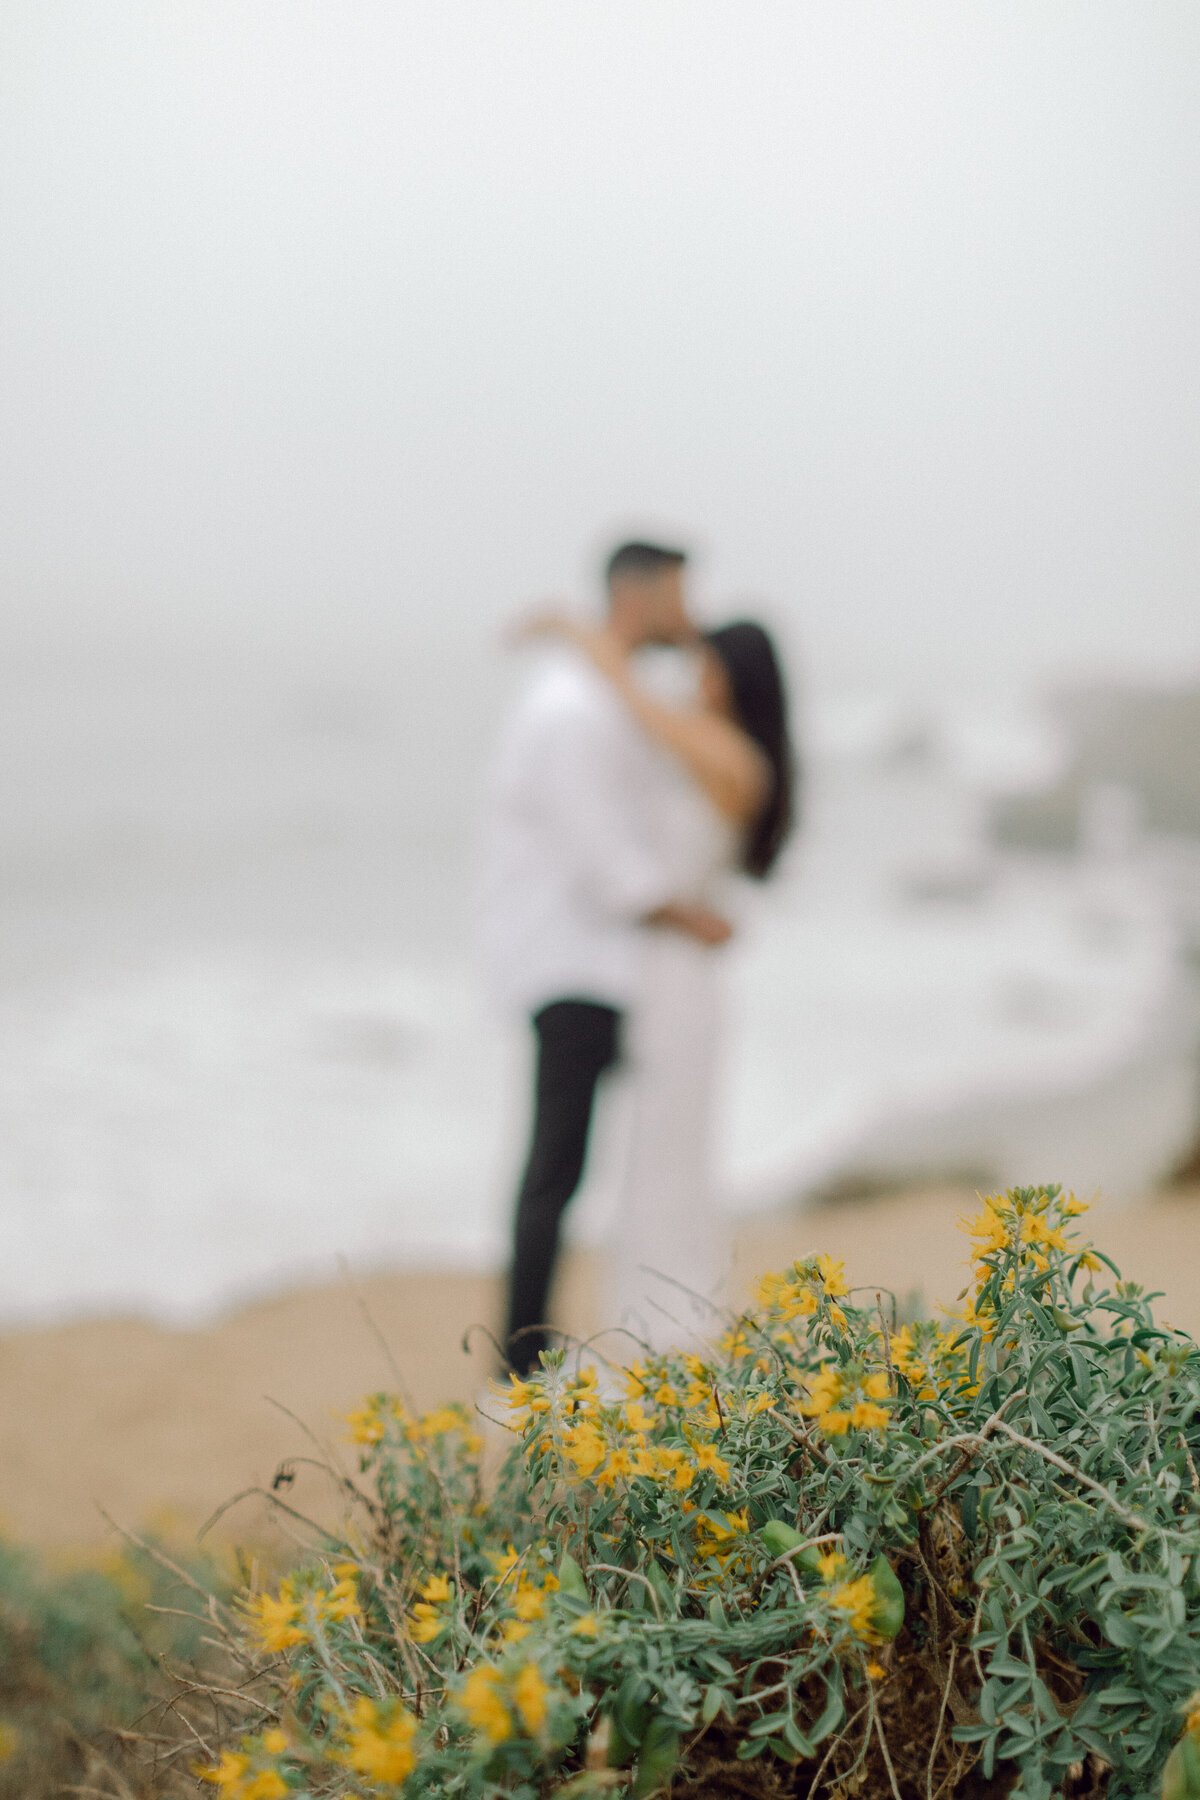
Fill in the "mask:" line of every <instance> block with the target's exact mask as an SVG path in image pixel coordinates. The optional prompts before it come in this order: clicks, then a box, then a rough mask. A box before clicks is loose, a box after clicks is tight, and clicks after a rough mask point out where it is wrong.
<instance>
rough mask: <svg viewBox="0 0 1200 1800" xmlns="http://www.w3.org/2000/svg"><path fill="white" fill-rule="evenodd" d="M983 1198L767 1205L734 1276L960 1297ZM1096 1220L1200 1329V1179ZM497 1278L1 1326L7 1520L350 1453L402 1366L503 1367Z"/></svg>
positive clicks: (480, 1375) (92, 1520)
mask: <svg viewBox="0 0 1200 1800" xmlns="http://www.w3.org/2000/svg"><path fill="white" fill-rule="evenodd" d="M975 1205H976V1203H975V1196H974V1195H973V1194H972V1193H970V1192H969V1191H967V1190H965V1189H961V1188H939V1189H935V1190H923V1191H920V1192H906V1193H902V1194H889V1195H884V1196H880V1197H876V1198H872V1199H863V1200H855V1201H839V1202H838V1203H836V1204H827V1205H823V1206H820V1207H810V1208H808V1209H806V1210H804V1211H803V1212H800V1211H789V1212H786V1213H785V1212H781V1213H773V1214H769V1215H762V1216H759V1217H756V1218H755V1219H753V1220H751V1221H747V1222H744V1223H743V1224H742V1225H741V1227H740V1228H739V1231H738V1236H737V1241H736V1251H735V1270H736V1283H737V1287H738V1289H739V1291H740V1292H741V1293H742V1294H745V1293H746V1292H748V1290H749V1287H750V1284H751V1282H752V1281H753V1278H754V1277H755V1276H756V1275H758V1274H760V1273H762V1272H763V1271H764V1270H767V1269H772V1268H779V1267H780V1266H782V1265H783V1264H784V1263H786V1262H788V1261H790V1260H791V1258H793V1257H795V1256H798V1255H804V1254H807V1253H808V1252H810V1251H814V1250H825V1251H828V1252H830V1253H831V1254H832V1255H834V1256H839V1257H842V1258H844V1260H845V1263H846V1273H847V1277H848V1279H849V1280H850V1281H851V1282H852V1283H863V1284H865V1285H866V1286H867V1287H868V1288H875V1287H876V1286H879V1287H880V1288H884V1287H887V1288H889V1289H891V1290H892V1291H893V1292H894V1293H895V1294H896V1296H897V1299H898V1301H899V1303H900V1305H901V1306H902V1307H903V1308H904V1310H905V1311H907V1312H910V1313H911V1312H912V1311H913V1310H914V1309H915V1308H916V1307H918V1306H924V1307H927V1308H929V1307H932V1306H934V1305H935V1304H936V1303H937V1302H942V1301H944V1302H949V1301H952V1300H953V1299H954V1297H955V1295H956V1294H957V1293H958V1291H959V1290H960V1288H961V1287H962V1285H963V1281H964V1279H965V1272H964V1269H963V1267H962V1257H963V1252H964V1249H965V1244H964V1240H963V1239H962V1237H961V1236H960V1234H959V1233H958V1232H957V1231H956V1230H955V1229H954V1224H955V1220H956V1219H957V1218H958V1217H959V1216H960V1215H961V1214H962V1213H963V1212H964V1211H966V1210H968V1209H970V1210H975ZM1091 1230H1092V1235H1093V1236H1094V1238H1095V1240H1096V1242H1097V1243H1098V1245H1099V1247H1100V1248H1101V1249H1103V1250H1104V1251H1105V1252H1106V1253H1107V1254H1108V1255H1110V1256H1112V1257H1113V1258H1114V1260H1115V1261H1116V1262H1117V1263H1118V1264H1119V1266H1120V1267H1121V1269H1122V1270H1123V1272H1124V1273H1125V1274H1126V1275H1127V1276H1129V1277H1131V1278H1132V1279H1134V1280H1137V1281H1140V1282H1142V1283H1143V1284H1144V1285H1147V1286H1149V1287H1154V1288H1162V1289H1163V1290H1164V1291H1165V1295H1166V1298H1165V1299H1164V1300H1163V1301H1162V1303H1161V1305H1160V1308H1159V1312H1160V1316H1161V1317H1165V1318H1167V1319H1169V1320H1170V1321H1171V1323H1173V1324H1175V1325H1180V1326H1183V1327H1185V1328H1186V1329H1187V1330H1189V1331H1191V1332H1193V1333H1195V1334H1196V1335H1197V1336H1200V1186H1191V1187H1188V1188H1182V1189H1176V1190H1173V1191H1171V1192H1169V1193H1166V1194H1162V1195H1158V1196H1155V1197H1154V1198H1152V1199H1149V1200H1146V1201H1144V1202H1140V1203H1138V1204H1136V1205H1130V1206H1127V1207H1122V1208H1119V1209H1118V1208H1113V1209H1111V1210H1110V1209H1102V1208H1097V1210H1096V1212H1095V1213H1094V1214H1093V1215H1092V1221H1091ZM598 1285H599V1284H598V1266H597V1263H596V1260H595V1258H594V1257H591V1256H587V1255H582V1254H578V1255H575V1256H573V1257H572V1258H571V1259H570V1260H569V1262H568V1264H567V1266H566V1268H565V1270H564V1273H563V1279H562V1281H561V1284H560V1293H559V1297H558V1303H557V1309H556V1310H557V1316H558V1318H559V1320H560V1322H561V1323H562V1325H563V1326H564V1327H565V1328H567V1329H569V1330H572V1331H574V1332H576V1333H577V1334H579V1335H581V1336H586V1335H587V1334H589V1333H590V1332H593V1331H596V1330H598V1329H599V1327H600V1325H601V1323H602V1321H601V1320H600V1318H599V1317H598V1315H597V1289H598ZM499 1293H500V1289H499V1283H498V1281H497V1280H496V1279H494V1278H492V1277H488V1276H481V1275H468V1274H461V1273H454V1272H449V1271H447V1272H421V1273H417V1272H413V1271H406V1272H402V1273H401V1272H396V1273H386V1272H381V1273H377V1274H373V1275H370V1276H367V1277H360V1278H357V1279H355V1280H353V1281H351V1280H349V1279H347V1280H346V1281H345V1282H342V1283H335V1284H331V1285H329V1286H324V1287H317V1288H309V1289H305V1290H298V1291H294V1292H290V1293H286V1294H282V1295H280V1296H278V1297H274V1298H268V1299H263V1300H261V1301H259V1302H257V1303H255V1304H252V1305H248V1306H246V1307H244V1308H242V1309H241V1310H239V1311H237V1312H235V1313H231V1314H230V1315H229V1316H228V1317H226V1318H224V1319H222V1320H220V1321H219V1322H217V1323H216V1324H214V1325H212V1326H211V1327H209V1328H207V1329H205V1330H200V1331H172V1330H169V1329H165V1328H163V1327H161V1326H158V1325H153V1324H149V1323H146V1322H144V1321H141V1320H137V1319H109V1320H96V1321H86V1322H80V1323H77V1324H70V1325H62V1326H56V1327H53V1328H47V1329H36V1330H33V1329H29V1330H21V1331H15V1332H12V1333H9V1334H7V1335H5V1336H3V1337H0V1527H2V1528H3V1530H4V1531H5V1532H6V1533H9V1534H12V1535H15V1536H17V1537H19V1538H21V1539H24V1540H26V1541H28V1542H31V1543H35V1544H40V1545H45V1546H67V1545H78V1546H87V1545H95V1544H99V1543H102V1542H103V1541H105V1539H106V1538H110V1537H111V1532H112V1528H111V1527H110V1526H109V1525H108V1524H106V1522H105V1520H104V1518H103V1516H102V1512H101V1509H103V1511H104V1512H107V1513H108V1514H110V1515H111V1516H112V1518H114V1519H115V1520H117V1521H119V1522H120V1523H121V1524H122V1525H124V1526H127V1527H129V1528H131V1529H134V1530H137V1529H140V1528H141V1527H143V1526H145V1525H147V1524H148V1523H154V1522H162V1523H164V1524H169V1525H170V1529H171V1530H172V1531H173V1532H176V1533H180V1534H184V1533H190V1532H192V1531H194V1530H195V1528H196V1527H197V1526H198V1525H199V1524H200V1523H201V1522H202V1521H203V1520H204V1519H206V1518H207V1517H208V1516H209V1515H210V1514H211V1513H212V1512H213V1510H214V1509H215V1508H217V1507H218V1506H220V1505H221V1503H222V1502H224V1501H226V1500H229V1499H230V1498H231V1497H232V1496H233V1495H235V1494H237V1493H238V1492H239V1491H240V1490H242V1489H245V1488H250V1487H254V1486H256V1485H265V1484H267V1483H269V1482H270V1480H271V1478H272V1476H273V1474H274V1473H275V1470H276V1469H277V1467H278V1466H279V1464H280V1463H281V1462H282V1461H284V1460H285V1459H287V1458H289V1457H297V1456H299V1457H304V1456H311V1455H316V1454H317V1452H316V1451H314V1448H313V1445H312V1443H311V1442H309V1441H308V1440H307V1439H306V1436H305V1429H304V1428H307V1430H308V1431H309V1432H311V1433H312V1434H313V1435H314V1436H315V1437H316V1438H317V1439H319V1440H321V1441H323V1442H324V1443H327V1444H329V1445H331V1446H334V1447H335V1448H336V1447H338V1446H341V1453H342V1454H343V1455H344V1454H345V1449H344V1428H343V1426H342V1424H341V1415H344V1414H345V1413H346V1412H347V1411H348V1410H349V1409H350V1408H351V1407H353V1406H355V1405H356V1404H358V1402H359V1401H360V1399H361V1398H362V1396H363V1395H364V1394H366V1393H369V1392H371V1391H373V1390H376V1389H379V1388H392V1389H394V1388H395V1387H396V1386H397V1372H398V1373H399V1375H400V1377H401V1378H402V1379H403V1382H404V1385H405V1387H406V1388H407V1390H408V1393H409V1395H410V1396H411V1400H412V1402H413V1403H414V1404H416V1405H418V1406H420V1407H428V1406H432V1405H435V1404H437V1403H439V1402H441V1401H444V1400H449V1399H461V1400H465V1401H468V1402H470V1401H471V1400H472V1398H473V1396H474V1395H475V1394H476V1393H477V1391H478V1390H479V1389H480V1387H481V1386H482V1384H483V1383H484V1382H485V1381H486V1379H487V1376H488V1374H489V1373H490V1371H491V1367H492V1351H491V1348H490V1345H489V1343H488V1340H487V1337H486V1336H485V1333H484V1330H483V1328H484V1327H487V1326H492V1327H494V1326H495V1324H496V1321H497V1315H498V1311H499ZM472 1325H476V1326H478V1327H479V1329H476V1330H475V1331H474V1332H473V1334H472V1336H471V1348H470V1350H469V1352H464V1350H463V1348H462V1338H463V1333H464V1331H465V1330H466V1329H467V1328H468V1327H470V1326H472ZM283 1409H286V1410H283ZM288 1496H289V1498H291V1499H293V1500H295V1501H296V1502H297V1503H298V1504H299V1505H301V1507H302V1508H305V1507H311V1508H313V1509H314V1510H319V1511H321V1512H322V1513H323V1514H325V1515H326V1516H327V1514H328V1504H329V1502H328V1497H327V1490H326V1487H325V1485H324V1483H323V1482H322V1480H321V1479H320V1478H319V1477H317V1476H316V1475H314V1473H313V1472H312V1471H311V1470H308V1469H307V1468H305V1467H303V1466H301V1468H300V1470H299V1474H298V1478H297V1480H296V1482H295V1484H294V1486H292V1487H290V1488H289V1489H288ZM265 1520H266V1508H265V1507H264V1504H263V1502H262V1501H260V1500H253V1499H252V1500H250V1501H247V1502H243V1503H242V1504H241V1505H240V1506H239V1507H237V1508H235V1509H234V1510H233V1511H232V1512H231V1513H230V1514H227V1515H226V1517H225V1520H224V1521H223V1523H222V1525H221V1527H220V1528H219V1535H223V1536H224V1537H225V1538H226V1539H229V1538H234V1539H239V1540H242V1541H247V1542H255V1541H259V1540H261V1539H262V1538H263V1536H264V1534H265V1533H266V1532H267V1526H266V1523H265Z"/></svg>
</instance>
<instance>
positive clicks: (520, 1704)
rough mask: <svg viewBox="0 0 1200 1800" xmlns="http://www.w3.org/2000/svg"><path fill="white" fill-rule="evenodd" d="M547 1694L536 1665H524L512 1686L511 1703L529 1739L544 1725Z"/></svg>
mask: <svg viewBox="0 0 1200 1800" xmlns="http://www.w3.org/2000/svg"><path fill="white" fill-rule="evenodd" d="M549 1692H550V1690H549V1688H548V1687H547V1686H546V1683H545V1682H544V1681H543V1680H542V1678H541V1675H540V1674H539V1673H538V1668H537V1664H536V1663H531V1662H528V1663H526V1664H525V1666H524V1668H523V1669H522V1670H521V1672H520V1674H519V1675H518V1676H517V1679H516V1680H515V1681H514V1682H513V1684H512V1694H513V1703H514V1704H515V1706H516V1709H517V1717H518V1718H519V1719H520V1721H521V1723H522V1725H523V1726H524V1727H525V1730H526V1731H527V1732H528V1734H529V1736H530V1737H534V1736H535V1735H536V1733H537V1732H539V1731H540V1730H541V1728H542V1726H543V1724H544V1723H545V1719H546V1695H547V1694H548V1693H549Z"/></svg>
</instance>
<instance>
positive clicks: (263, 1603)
mask: <svg viewBox="0 0 1200 1800" xmlns="http://www.w3.org/2000/svg"><path fill="white" fill-rule="evenodd" d="M244 1611H245V1614H246V1619H247V1622H248V1624H249V1625H250V1629H251V1630H252V1631H253V1633H254V1635H255V1637H256V1638H257V1639H258V1641H259V1644H260V1645H261V1647H262V1648H263V1649H264V1650H265V1651H266V1652H267V1654H268V1655H269V1656H278V1655H279V1654H280V1652H281V1651H283V1650H290V1649H291V1647H292V1645H293V1644H303V1643H304V1642H305V1641H306V1640H307V1638H308V1631H307V1629H306V1627H305V1625H304V1624H303V1622H302V1612H303V1602H302V1601H300V1600H298V1599H297V1597H296V1592H295V1583H294V1582H293V1580H292V1578H291V1576H290V1575H289V1576H287V1577H286V1578H285V1579H284V1580H283V1581H281V1582H280V1584H279V1594H278V1597H276V1596H274V1595H272V1594H255V1595H252V1596H251V1597H250V1598H249V1599H248V1600H246V1601H245V1602H244Z"/></svg>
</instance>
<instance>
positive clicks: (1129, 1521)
mask: <svg viewBox="0 0 1200 1800" xmlns="http://www.w3.org/2000/svg"><path fill="white" fill-rule="evenodd" d="M995 1429H996V1430H997V1431H1002V1432H1003V1433H1004V1435H1005V1437H1007V1438H1011V1439H1012V1441H1013V1443H1014V1444H1020V1446H1021V1448H1022V1449H1023V1450H1031V1451H1032V1452H1033V1454H1034V1455H1035V1456H1040V1457H1041V1458H1042V1460H1043V1461H1044V1462H1048V1463H1053V1465H1054V1467H1055V1468H1056V1469H1061V1470H1062V1472H1063V1474H1064V1475H1070V1476H1071V1477H1072V1479H1073V1480H1075V1481H1078V1482H1079V1483H1080V1484H1081V1485H1082V1486H1083V1487H1085V1488H1089V1489H1090V1490H1091V1492H1092V1493H1093V1494H1095V1495H1096V1496H1097V1498H1098V1499H1100V1500H1103V1502H1104V1504H1105V1506H1107V1507H1108V1508H1109V1510H1110V1512H1113V1513H1115V1514H1116V1516H1117V1518H1118V1519H1120V1520H1121V1522H1122V1524H1125V1525H1128V1526H1129V1527H1130V1529H1131V1530H1132V1531H1162V1532H1163V1533H1164V1534H1165V1535H1167V1536H1170V1537H1177V1536H1178V1535H1179V1534H1178V1533H1177V1532H1174V1531H1168V1530H1167V1528H1166V1527H1165V1526H1162V1525H1155V1524H1154V1523H1153V1522H1152V1521H1151V1520H1150V1519H1143V1518H1142V1517H1141V1515H1140V1513H1135V1512H1130V1510H1129V1508H1128V1507H1127V1506H1122V1505H1121V1502H1120V1501H1119V1500H1118V1499H1117V1497H1116V1495H1115V1494H1112V1493H1110V1492H1109V1490H1108V1489H1107V1488H1106V1487H1105V1486H1104V1485H1103V1484H1102V1483H1101V1482H1099V1481H1093V1480H1092V1478H1091V1476H1090V1475H1085V1474H1084V1472H1083V1470H1082V1469H1077V1468H1075V1467H1074V1466H1073V1464H1071V1463H1069V1462H1068V1461H1067V1459H1066V1457H1065V1456H1059V1455H1058V1454H1057V1452H1056V1451H1054V1450H1047V1448H1046V1446H1045V1444H1039V1443H1038V1442H1037V1441H1036V1439H1034V1438H1028V1437H1025V1436H1024V1434H1023V1433H1022V1432H1019V1431H1014V1430H1013V1428H1012V1426H1011V1425H1006V1424H1005V1422H1004V1421H1003V1419H997V1421H996V1426H995Z"/></svg>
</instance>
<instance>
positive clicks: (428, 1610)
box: [408, 1575, 453, 1644]
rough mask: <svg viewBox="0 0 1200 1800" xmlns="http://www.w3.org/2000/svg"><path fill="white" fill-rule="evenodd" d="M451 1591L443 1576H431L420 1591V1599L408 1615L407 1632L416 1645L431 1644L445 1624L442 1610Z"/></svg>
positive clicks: (445, 1615) (445, 1616)
mask: <svg viewBox="0 0 1200 1800" xmlns="http://www.w3.org/2000/svg"><path fill="white" fill-rule="evenodd" d="M452 1593H453V1589H452V1588H451V1586H450V1583H449V1581H448V1580H447V1579H446V1577H445V1576H444V1575H431V1576H430V1578H429V1580H428V1581H427V1582H426V1583H425V1586H424V1587H423V1588H422V1589H421V1598H420V1599H419V1600H418V1601H417V1603H416V1605H415V1606H414V1607H413V1609H412V1612H411V1613H410V1614H409V1621H408V1625H409V1630H410V1632H411V1633H412V1636H413V1638H414V1639H415V1641H416V1642H417V1643H418V1644H431V1643H432V1642H433V1640H434V1638H435V1637H437V1636H438V1634H439V1633H440V1632H441V1629H442V1627H443V1625H445V1623H446V1619H447V1614H446V1613H445V1611H444V1610H443V1609H444V1607H445V1603H446V1601H447V1600H449V1599H450V1598H451V1595H452Z"/></svg>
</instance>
